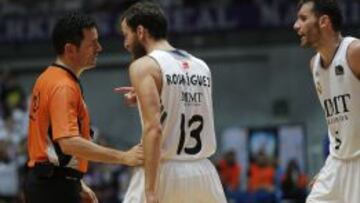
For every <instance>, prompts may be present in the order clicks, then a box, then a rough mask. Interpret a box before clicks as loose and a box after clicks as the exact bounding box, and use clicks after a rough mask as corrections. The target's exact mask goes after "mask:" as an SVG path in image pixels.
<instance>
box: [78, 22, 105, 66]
mask: <svg viewBox="0 0 360 203" xmlns="http://www.w3.org/2000/svg"><path fill="white" fill-rule="evenodd" d="M83 35H84V38H83V40H82V41H81V44H80V46H79V47H78V50H77V54H76V55H77V59H78V62H79V63H80V64H79V66H80V67H84V68H92V67H94V66H95V65H96V61H97V57H98V55H99V53H100V52H101V51H102V47H101V45H100V43H99V40H98V32H97V30H96V28H88V29H84V30H83Z"/></svg>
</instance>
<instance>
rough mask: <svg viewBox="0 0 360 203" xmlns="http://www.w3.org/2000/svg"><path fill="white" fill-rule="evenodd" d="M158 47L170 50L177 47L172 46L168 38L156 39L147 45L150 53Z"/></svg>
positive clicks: (147, 50)
mask: <svg viewBox="0 0 360 203" xmlns="http://www.w3.org/2000/svg"><path fill="white" fill-rule="evenodd" d="M156 49H159V50H165V51H169V50H174V49H175V48H174V47H173V46H171V45H170V43H169V42H168V41H167V40H166V39H162V40H157V41H155V40H154V41H152V42H149V45H148V46H147V47H146V52H147V53H150V52H152V51H154V50H156Z"/></svg>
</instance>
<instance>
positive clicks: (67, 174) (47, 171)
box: [30, 162, 84, 180]
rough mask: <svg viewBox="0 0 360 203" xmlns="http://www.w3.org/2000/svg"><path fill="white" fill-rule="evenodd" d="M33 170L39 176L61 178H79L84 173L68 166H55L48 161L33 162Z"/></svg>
mask: <svg viewBox="0 0 360 203" xmlns="http://www.w3.org/2000/svg"><path fill="white" fill-rule="evenodd" d="M30 170H33V172H34V173H35V175H36V176H37V177H39V178H49V179H50V178H63V179H70V180H81V178H82V177H83V175H84V173H82V172H80V171H78V170H76V169H73V168H68V167H60V166H55V165H54V164H52V163H50V162H39V163H36V164H35V167H34V168H32V169H30Z"/></svg>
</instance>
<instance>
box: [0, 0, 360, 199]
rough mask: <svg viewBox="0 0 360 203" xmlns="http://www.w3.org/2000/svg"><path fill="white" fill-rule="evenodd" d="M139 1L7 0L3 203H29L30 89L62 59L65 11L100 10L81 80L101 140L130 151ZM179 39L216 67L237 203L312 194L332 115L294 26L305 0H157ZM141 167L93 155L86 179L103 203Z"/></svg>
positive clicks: (224, 170)
mask: <svg viewBox="0 0 360 203" xmlns="http://www.w3.org/2000/svg"><path fill="white" fill-rule="evenodd" d="M134 2H136V1H135V0H86V1H85V0H51V1H49V0H32V1H29V0H0V44H1V46H0V99H1V101H0V203H17V202H22V195H21V194H22V193H21V190H22V184H23V180H24V176H25V174H26V167H25V165H26V160H27V157H26V136H27V122H28V110H29V109H28V98H29V96H30V94H31V89H32V85H33V84H34V82H35V81H34V80H35V78H36V76H37V75H38V74H39V73H40V72H41V71H42V70H43V69H44V68H45V67H46V66H47V65H49V64H50V63H51V62H52V61H53V60H54V58H53V57H54V54H53V52H52V50H51V42H50V40H49V36H50V32H51V28H52V25H53V23H54V21H55V19H56V18H57V17H58V16H60V15H62V14H63V13H64V12H68V11H74V10H81V11H83V12H87V13H90V14H91V15H92V16H94V17H95V18H96V19H97V21H98V24H99V27H100V38H101V43H102V45H103V47H104V51H103V53H102V54H101V55H100V57H99V62H98V66H97V68H96V69H95V70H92V71H88V72H87V73H86V74H84V75H83V77H82V79H81V80H82V83H83V86H84V89H85V97H86V101H87V102H88V106H89V109H90V113H91V118H92V124H93V125H94V127H95V129H96V136H95V141H96V142H99V143H101V144H103V145H107V146H112V147H117V148H119V149H127V148H129V147H130V146H132V145H134V144H136V143H137V142H138V140H139V137H140V132H141V130H140V123H139V121H138V120H139V119H138V112H137V111H136V109H130V108H128V107H126V105H125V104H124V103H123V101H122V98H121V97H120V96H119V95H116V94H114V93H113V92H112V89H113V88H114V87H117V86H122V85H127V84H128V83H129V80H128V76H127V68H126V67H127V66H128V63H129V59H130V57H129V55H128V54H127V53H126V52H125V51H124V49H123V47H122V44H121V41H122V40H121V36H120V34H119V24H118V18H119V16H120V15H121V13H122V11H124V10H125V9H126V8H127V7H128V6H129V5H131V4H132V3H134ZM156 2H158V3H159V4H161V5H162V6H163V8H164V9H165V12H166V14H167V16H168V18H169V22H170V25H169V30H170V36H169V37H170V41H171V42H173V44H174V45H175V46H176V47H178V48H181V49H185V50H188V51H189V52H190V53H194V55H196V56H199V57H200V58H203V59H204V60H205V61H207V62H208V64H209V66H210V68H211V69H212V74H213V83H214V94H213V95H214V110H215V121H216V123H215V124H216V132H217V139H218V151H217V153H216V154H215V156H214V157H212V161H213V162H214V163H215V165H216V166H217V169H218V171H219V174H220V177H221V180H222V183H223V186H224V189H225V191H226V195H227V197H228V200H229V202H230V203H268V202H269V203H285V202H286V203H291V202H295V203H303V202H305V197H306V194H307V192H308V189H309V187H308V183H309V181H310V180H311V177H312V176H313V175H314V174H315V173H316V172H317V171H318V170H319V169H320V167H321V165H322V164H323V161H324V158H325V157H326V155H327V153H328V152H327V145H328V141H327V140H326V139H325V138H326V132H327V130H326V125H325V121H324V119H323V113H322V110H321V107H320V104H319V103H318V100H317V97H316V93H315V91H314V88H313V84H312V80H311V76H310V73H309V71H308V61H309V59H310V57H311V55H312V54H313V53H312V52H311V51H309V50H303V49H301V48H299V46H298V39H297V36H296V34H295V33H294V32H293V31H292V23H293V22H294V19H295V16H296V3H297V1H295V0H221V1H220V0H206V1H205V0H157V1H156ZM341 5H342V7H343V9H344V15H345V25H346V26H345V28H344V33H346V34H347V33H350V34H351V35H353V36H355V37H356V36H358V33H359V27H358V26H359V25H360V9H359V8H360V3H359V2H358V1H356V0H346V1H345V0H344V1H341ZM130 173H131V168H128V167H125V166H121V165H119V166H117V165H101V164H91V166H90V170H89V173H88V174H87V175H86V176H85V178H84V179H85V181H86V182H87V183H88V184H89V185H90V186H91V187H92V188H93V189H94V190H95V191H96V193H97V195H98V198H99V200H100V202H102V203H120V202H121V200H122V197H123V195H124V192H125V191H126V187H127V184H128V181H129V178H130Z"/></svg>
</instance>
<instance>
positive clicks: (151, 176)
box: [143, 126, 161, 192]
mask: <svg viewBox="0 0 360 203" xmlns="http://www.w3.org/2000/svg"><path fill="white" fill-rule="evenodd" d="M143 145H144V154H145V163H144V164H145V190H146V192H155V191H156V183H157V179H158V169H159V165H160V151H161V150H160V149H161V147H160V145H161V128H160V126H153V127H149V128H147V129H146V128H145V130H144V137H143Z"/></svg>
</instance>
